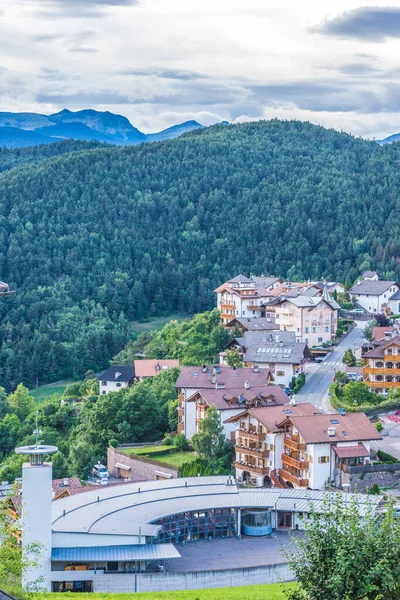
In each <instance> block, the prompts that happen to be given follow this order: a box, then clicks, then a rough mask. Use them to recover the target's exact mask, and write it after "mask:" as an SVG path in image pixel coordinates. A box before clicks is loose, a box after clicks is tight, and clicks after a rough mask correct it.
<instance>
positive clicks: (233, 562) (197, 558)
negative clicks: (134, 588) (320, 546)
mask: <svg viewBox="0 0 400 600" xmlns="http://www.w3.org/2000/svg"><path fill="white" fill-rule="evenodd" d="M292 544H293V542H292V541H291V537H290V536H289V534H288V533H286V532H276V533H275V534H274V535H272V536H268V537H260V538H254V537H243V538H242V539H241V540H239V539H238V538H226V539H214V540H212V541H211V542H209V541H206V540H201V541H198V542H191V543H186V544H185V545H184V546H182V545H180V544H178V545H177V546H176V547H177V549H178V551H179V553H180V554H181V555H182V558H179V559H176V560H173V561H171V562H170V564H169V565H168V571H171V572H172V571H176V572H183V571H209V570H213V569H237V568H241V567H261V566H266V565H274V564H279V563H284V562H287V560H286V558H285V556H284V555H283V554H282V549H287V550H289V549H290V547H291V546H292Z"/></svg>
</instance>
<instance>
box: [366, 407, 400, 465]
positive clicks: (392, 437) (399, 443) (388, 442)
mask: <svg viewBox="0 0 400 600" xmlns="http://www.w3.org/2000/svg"><path fill="white" fill-rule="evenodd" d="M379 418H380V420H381V421H382V423H383V424H384V429H383V431H382V437H383V439H382V440H379V441H376V442H372V444H371V446H372V448H373V449H374V450H383V452H387V454H391V455H392V456H394V457H395V458H397V459H399V462H400V423H393V421H391V420H390V419H389V418H388V415H379Z"/></svg>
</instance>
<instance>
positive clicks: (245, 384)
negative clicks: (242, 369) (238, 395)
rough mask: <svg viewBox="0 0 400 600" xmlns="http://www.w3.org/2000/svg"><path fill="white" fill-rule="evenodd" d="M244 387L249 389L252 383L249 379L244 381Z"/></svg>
mask: <svg viewBox="0 0 400 600" xmlns="http://www.w3.org/2000/svg"><path fill="white" fill-rule="evenodd" d="M244 389H245V390H249V389H250V383H249V382H248V381H245V382H244Z"/></svg>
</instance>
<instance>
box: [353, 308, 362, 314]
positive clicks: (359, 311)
mask: <svg viewBox="0 0 400 600" xmlns="http://www.w3.org/2000/svg"><path fill="white" fill-rule="evenodd" d="M351 312H353V313H363V312H364V309H362V308H353V310H352V311H351Z"/></svg>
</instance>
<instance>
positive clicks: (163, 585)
mask: <svg viewBox="0 0 400 600" xmlns="http://www.w3.org/2000/svg"><path fill="white" fill-rule="evenodd" d="M280 581H293V575H292V573H291V572H290V569H289V566H288V564H287V563H279V564H276V565H268V566H265V567H252V568H249V569H224V570H214V571H189V572H186V573H175V572H173V573H138V574H137V575H136V589H135V574H131V573H129V574H128V573H127V574H125V573H124V574H115V575H107V574H105V575H99V576H97V577H96V578H95V579H94V590H93V591H94V592H97V593H100V592H113V593H126V592H134V591H137V592H161V591H169V590H197V589H204V588H218V587H235V586H243V585H256V584H261V583H278V582H280Z"/></svg>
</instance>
